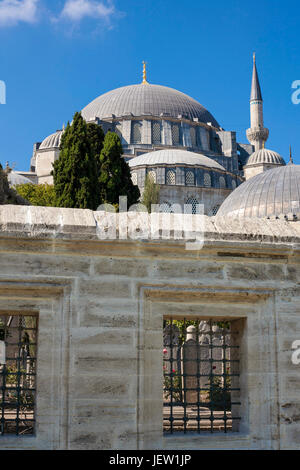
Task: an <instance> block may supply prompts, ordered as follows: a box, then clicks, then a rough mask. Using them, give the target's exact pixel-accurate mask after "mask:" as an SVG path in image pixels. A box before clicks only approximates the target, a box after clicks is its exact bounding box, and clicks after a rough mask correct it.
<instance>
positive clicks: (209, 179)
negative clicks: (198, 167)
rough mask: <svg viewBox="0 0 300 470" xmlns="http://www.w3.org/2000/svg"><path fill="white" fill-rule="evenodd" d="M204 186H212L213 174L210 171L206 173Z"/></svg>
mask: <svg viewBox="0 0 300 470" xmlns="http://www.w3.org/2000/svg"><path fill="white" fill-rule="evenodd" d="M204 186H205V187H206V188H210V187H211V176H210V174H209V173H204Z"/></svg>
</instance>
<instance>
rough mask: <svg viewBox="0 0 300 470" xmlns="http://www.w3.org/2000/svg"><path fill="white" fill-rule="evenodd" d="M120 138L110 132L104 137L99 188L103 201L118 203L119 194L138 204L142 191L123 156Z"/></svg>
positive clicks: (131, 202)
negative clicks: (135, 182)
mask: <svg viewBox="0 0 300 470" xmlns="http://www.w3.org/2000/svg"><path fill="white" fill-rule="evenodd" d="M122 153H123V151H122V145H121V141H120V138H119V136H118V135H117V134H115V133H114V132H108V133H107V134H106V136H105V138H104V144H103V149H102V151H101V153H100V161H99V170H100V174H99V189H100V199H101V203H102V204H104V203H108V204H118V203H119V196H127V202H128V205H129V206H131V205H132V204H136V203H137V202H138V200H139V197H140V191H139V188H138V187H137V186H135V185H134V184H133V182H132V179H131V173H130V169H129V165H128V164H127V162H126V161H125V159H124V158H123V157H122Z"/></svg>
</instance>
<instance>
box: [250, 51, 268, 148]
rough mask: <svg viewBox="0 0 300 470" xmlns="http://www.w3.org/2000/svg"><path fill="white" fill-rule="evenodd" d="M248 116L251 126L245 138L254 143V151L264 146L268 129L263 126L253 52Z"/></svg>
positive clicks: (261, 106)
mask: <svg viewBox="0 0 300 470" xmlns="http://www.w3.org/2000/svg"><path fill="white" fill-rule="evenodd" d="M250 118H251V127H250V129H247V139H248V140H249V142H250V144H252V145H254V147H255V151H256V150H260V149H262V148H264V146H265V142H266V140H267V139H268V137H269V129H266V128H265V127H264V117H263V99H262V95H261V89H260V85H259V80H258V75H257V69H256V61H255V53H254V54H253V74H252V86H251V96H250Z"/></svg>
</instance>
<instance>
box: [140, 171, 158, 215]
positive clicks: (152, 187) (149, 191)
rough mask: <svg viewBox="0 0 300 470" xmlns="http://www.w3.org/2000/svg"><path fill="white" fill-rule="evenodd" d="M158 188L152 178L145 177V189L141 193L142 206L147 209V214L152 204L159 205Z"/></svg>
mask: <svg viewBox="0 0 300 470" xmlns="http://www.w3.org/2000/svg"><path fill="white" fill-rule="evenodd" d="M159 193H160V187H159V185H158V184H156V183H154V181H153V178H151V177H149V176H148V175H147V177H146V181H145V188H144V193H143V199H142V204H143V205H144V206H146V207H147V210H148V212H149V213H151V206H152V204H158V203H159Z"/></svg>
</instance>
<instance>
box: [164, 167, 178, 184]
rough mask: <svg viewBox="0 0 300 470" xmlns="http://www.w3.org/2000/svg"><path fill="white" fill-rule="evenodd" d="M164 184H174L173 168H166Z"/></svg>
mask: <svg viewBox="0 0 300 470" xmlns="http://www.w3.org/2000/svg"><path fill="white" fill-rule="evenodd" d="M166 184H170V185H173V184H176V172H175V170H167V173H166Z"/></svg>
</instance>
